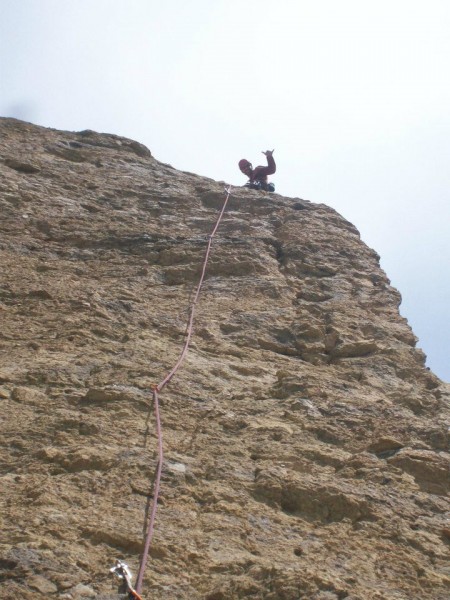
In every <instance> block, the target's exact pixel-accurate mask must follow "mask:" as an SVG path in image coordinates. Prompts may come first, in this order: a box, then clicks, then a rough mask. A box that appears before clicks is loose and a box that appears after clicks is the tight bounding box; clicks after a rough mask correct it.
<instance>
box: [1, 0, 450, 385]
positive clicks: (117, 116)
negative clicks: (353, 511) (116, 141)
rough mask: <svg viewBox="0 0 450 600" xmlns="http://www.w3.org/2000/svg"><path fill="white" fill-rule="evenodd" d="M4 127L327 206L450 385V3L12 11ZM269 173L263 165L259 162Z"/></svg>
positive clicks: (351, 1) (131, 5) (362, 0)
mask: <svg viewBox="0 0 450 600" xmlns="http://www.w3.org/2000/svg"><path fill="white" fill-rule="evenodd" d="M0 9H1V10H0V114H1V115H2V116H13V117H17V118H20V119H24V120H26V121H31V122H33V123H37V124H39V125H44V126H48V127H55V128H58V129H67V130H77V131H79V130H82V129H94V130H96V131H101V132H108V133H116V134H118V135H124V136H127V137H130V138H133V139H136V140H138V141H140V142H142V143H144V144H145V145H147V146H148V147H149V148H150V150H151V151H152V153H153V155H154V156H155V158H157V159H158V160H161V161H163V162H168V163H170V164H172V165H173V166H174V167H176V168H178V169H182V170H187V171H191V172H194V173H197V174H199V175H205V176H207V177H212V178H214V179H218V180H225V181H227V182H229V183H231V184H233V185H242V184H243V183H244V182H245V178H244V177H243V175H242V174H241V173H240V172H239V170H238V168H237V161H238V160H239V159H240V158H247V159H249V160H250V161H251V162H253V164H254V165H256V164H261V163H262V164H264V160H265V159H264V156H262V154H261V151H262V150H266V149H272V148H275V154H274V157H275V159H276V161H277V165H278V170H277V173H276V175H274V176H273V178H272V179H273V180H274V182H275V184H276V188H277V192H279V193H280V194H283V195H285V196H291V197H300V198H306V199H309V200H312V201H313V202H323V203H325V204H327V205H329V206H331V207H333V208H335V209H336V210H337V211H338V212H339V213H341V214H342V215H343V216H344V217H345V218H347V219H348V220H349V221H351V222H352V223H353V224H354V225H355V226H356V227H357V228H358V229H359V231H360V232H361V236H362V239H363V240H364V241H365V242H366V243H367V244H368V245H369V246H371V247H372V248H374V249H375V250H376V251H377V252H378V253H379V254H380V255H381V265H382V267H383V268H384V270H385V271H386V273H387V275H388V277H389V278H390V279H391V281H392V284H393V285H394V286H395V287H397V288H398V289H399V290H400V292H401V294H402V297H403V303H402V306H401V308H400V310H401V313H402V314H403V316H405V317H407V318H408V320H409V322H410V324H411V326H412V328H413V330H414V332H415V333H416V335H417V336H418V337H419V346H420V347H421V348H422V349H423V350H424V351H425V353H426V354H427V356H428V361H427V365H428V366H429V367H430V368H431V369H432V370H433V371H434V372H435V373H436V374H437V375H439V376H440V377H441V378H443V379H445V380H447V381H448V380H450V341H449V329H450V327H449V325H450V280H449V264H450V236H449V233H448V230H449V223H450V210H449V196H450V67H449V65H450V33H449V32H450V1H449V0H339V1H338V0H277V1H276V2H274V1H273V0H270V1H269V0H245V1H243V0H188V1H186V0H165V2H162V0H126V1H125V0H0ZM260 161H261V163H260Z"/></svg>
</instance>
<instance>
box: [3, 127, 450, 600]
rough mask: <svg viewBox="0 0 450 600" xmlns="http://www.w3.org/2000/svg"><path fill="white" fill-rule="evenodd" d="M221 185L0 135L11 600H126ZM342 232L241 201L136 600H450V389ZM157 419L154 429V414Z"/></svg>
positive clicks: (298, 204) (304, 216)
mask: <svg viewBox="0 0 450 600" xmlns="http://www.w3.org/2000/svg"><path fill="white" fill-rule="evenodd" d="M224 188H225V183H224V182H216V181H214V180H212V179H208V178H206V177H201V176H198V175H195V174H192V173H187V172H181V171H178V170H176V169H174V168H173V167H172V166H170V165H167V164H163V163H161V162H159V161H157V160H156V159H155V158H154V157H153V156H152V153H151V152H150V150H148V149H147V148H146V147H145V146H143V145H142V144H140V143H138V142H136V141H133V140H128V139H126V138H123V137H120V136H116V135H111V134H101V133H96V132H94V131H90V130H86V131H82V132H67V131H58V130H54V129H47V128H43V127H39V126H36V125H32V124H30V123H25V122H22V121H18V120H15V119H3V118H2V119H0V203H1V211H2V221H1V224H0V228H1V239H0V253H1V265H2V266H1V269H2V276H1V288H0V315H1V317H2V327H1V331H0V343H1V351H2V360H1V363H0V402H1V405H2V408H3V410H2V435H1V446H0V464H1V472H0V477H1V481H2V485H1V488H2V492H1V502H2V514H3V525H2V532H3V536H2V541H1V543H0V548H1V554H0V581H1V588H0V598H2V599H7V598H8V599H9V598H15V597H20V598H23V599H24V600H31V599H39V598H50V597H55V598H66V599H79V598H99V599H102V598H103V599H104V600H106V599H107V598H111V599H114V598H116V599H117V598H120V597H122V598H123V597H124V595H123V593H120V591H118V586H117V582H115V581H114V580H112V579H111V576H110V574H109V569H110V568H111V567H112V566H113V565H114V562H115V560H116V558H121V559H124V560H126V561H127V563H128V564H129V565H130V567H131V569H132V571H133V572H134V573H136V569H137V566H138V563H139V555H140V552H141V550H142V543H143V531H142V530H143V522H144V516H145V511H146V507H147V504H148V500H149V499H150V498H151V495H152V489H151V481H152V478H153V474H154V470H155V466H156V460H157V457H156V452H155V449H156V444H155V433H154V426H153V422H152V417H151V416H150V418H149V411H151V386H152V385H153V384H154V383H157V382H158V381H161V380H162V379H163V378H164V376H165V375H166V374H167V372H168V371H169V370H170V369H171V368H172V366H173V364H174V363H175V361H176V359H177V358H178V356H179V352H180V350H181V346H182V343H183V340H184V334H185V326H186V319H187V313H188V309H189V306H190V302H191V301H192V292H193V289H194V286H195V285H196V282H197V280H198V277H199V274H200V268H201V262H202V259H203V255H204V252H205V247H206V243H207V238H208V235H209V233H210V231H211V229H212V226H213V224H214V222H215V219H216V217H217V213H218V210H219V209H220V206H221V204H222V202H223V200H224V196H225V192H224ZM400 302H401V296H400V294H399V292H398V291H397V290H396V289H394V288H393V287H392V286H391V285H390V282H389V280H388V278H387V276H386V274H385V273H384V272H383V271H382V269H381V268H380V266H379V256H378V255H377V253H376V252H375V251H373V250H372V249H370V248H368V247H367V246H366V245H365V244H364V243H363V242H362V240H361V239H360V235H359V233H358V231H357V229H356V228H355V227H354V226H353V225H352V224H350V223H348V222H347V221H346V220H345V219H344V218H343V217H342V216H340V215H339V214H338V213H337V212H336V211H335V210H333V209H332V208H330V207H328V206H325V205H323V204H316V203H313V202H310V201H308V200H304V199H301V198H285V197H282V196H280V195H278V194H266V193H261V192H255V191H252V190H247V189H244V188H234V189H233V190H232V195H231V197H230V200H229V205H228V208H227V211H226V212H225V215H224V218H223V221H222V223H221V225H220V228H219V230H218V232H217V234H216V237H215V238H214V244H213V250H212V254H211V258H210V262H209V265H208V269H207V274H206V278H205V283H204V287H203V291H202V294H201V297H200V301H199V304H198V306H197V313H196V320H195V326H194V338H193V342H192V345H191V349H190V351H189V354H188V357H187V359H186V362H185V363H184V365H183V367H182V369H181V371H180V372H179V373H178V374H177V376H176V377H175V378H174V379H173V381H172V382H171V383H170V385H169V386H168V387H167V388H166V389H165V390H164V392H163V394H162V397H161V401H162V420H163V428H164V445H165V462H164V465H163V482H162V497H161V504H160V507H159V511H158V517H157V524H156V534H155V540H154V544H153V546H152V549H151V558H150V563H149V567H148V570H147V573H146V577H145V580H144V597H152V598H155V599H161V600H162V599H164V600H175V599H177V600H179V599H184V598H185V599H190V600H195V599H199V600H200V599H202V600H228V599H240V598H254V599H267V600H278V599H280V600H281V599H282V600H297V599H305V600H306V599H308V600H309V599H313V600H336V599H339V600H344V599H347V600H366V599H374V600H375V599H376V600H394V599H399V600H400V599H404V600H406V599H408V600H409V599H414V598H417V599H419V598H420V599H421V600H426V599H429V600H444V599H445V598H447V597H448V594H449V586H450V569H449V567H448V549H449V543H450V529H449V526H448V522H447V521H446V520H445V519H446V515H447V516H448V492H449V482H450V478H449V463H450V461H449V454H448V452H449V425H450V422H449V386H448V385H447V384H444V383H443V382H442V381H440V380H439V378H438V377H436V376H435V375H434V374H433V373H432V372H431V371H430V370H429V369H427V368H426V367H425V356H424V354H423V352H422V351H421V350H420V349H419V348H418V347H417V346H416V344H417V338H416V337H415V335H414V333H413V332H412V330H411V328H410V327H409V325H408V323H407V321H406V320H405V319H404V318H403V317H402V316H401V315H400V313H399V305H400ZM150 414H151V413H150Z"/></svg>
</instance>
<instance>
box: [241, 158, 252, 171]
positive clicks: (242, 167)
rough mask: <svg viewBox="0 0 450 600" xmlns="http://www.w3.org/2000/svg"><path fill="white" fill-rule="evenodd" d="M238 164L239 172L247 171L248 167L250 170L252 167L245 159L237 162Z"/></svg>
mask: <svg viewBox="0 0 450 600" xmlns="http://www.w3.org/2000/svg"><path fill="white" fill-rule="evenodd" d="M238 164H239V168H240V170H241V171H242V170H243V169H248V167H250V168H251V166H252V163H251V162H248V160H247V159H245V158H242V159H241V160H240V161H239V163H238Z"/></svg>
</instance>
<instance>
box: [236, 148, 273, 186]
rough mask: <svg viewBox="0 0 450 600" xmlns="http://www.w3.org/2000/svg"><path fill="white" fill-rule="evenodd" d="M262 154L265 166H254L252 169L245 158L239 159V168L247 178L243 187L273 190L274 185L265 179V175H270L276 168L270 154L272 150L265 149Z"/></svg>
mask: <svg viewBox="0 0 450 600" xmlns="http://www.w3.org/2000/svg"><path fill="white" fill-rule="evenodd" d="M263 154H265V156H266V158H267V167H256V169H254V168H253V167H252V164H251V163H250V162H249V161H248V160H246V159H245V158H243V159H242V160H240V161H239V169H240V170H241V172H242V173H244V175H247V177H248V179H249V180H248V181H247V183H246V184H245V186H244V187H248V188H251V189H252V190H265V191H266V192H274V191H275V185H274V184H273V183H269V182H268V181H267V176H268V175H272V174H273V173H275V171H276V170H277V167H276V165H275V161H274V160H273V156H272V154H273V150H266V151H265V152H263Z"/></svg>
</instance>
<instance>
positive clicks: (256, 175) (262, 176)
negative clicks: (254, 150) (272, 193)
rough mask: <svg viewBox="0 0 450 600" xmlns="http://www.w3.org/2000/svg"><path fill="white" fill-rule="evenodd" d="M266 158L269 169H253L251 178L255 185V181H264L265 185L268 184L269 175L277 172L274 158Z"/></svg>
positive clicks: (270, 156)
mask: <svg viewBox="0 0 450 600" xmlns="http://www.w3.org/2000/svg"><path fill="white" fill-rule="evenodd" d="M266 158H267V167H256V168H255V169H253V171H252V175H251V177H250V182H251V183H253V182H254V181H262V182H263V183H267V177H268V176H269V175H273V174H274V173H275V171H276V170H277V166H276V164H275V161H274V160H273V156H272V155H271V154H269V156H266Z"/></svg>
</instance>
